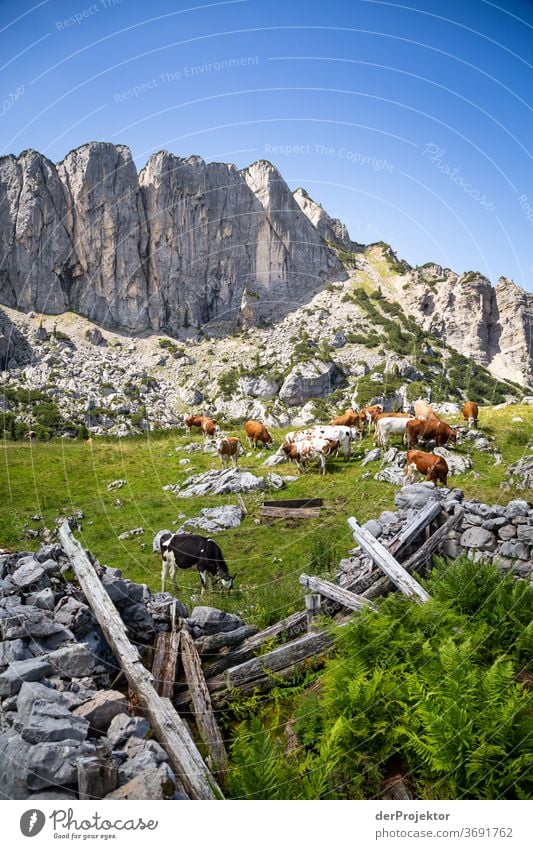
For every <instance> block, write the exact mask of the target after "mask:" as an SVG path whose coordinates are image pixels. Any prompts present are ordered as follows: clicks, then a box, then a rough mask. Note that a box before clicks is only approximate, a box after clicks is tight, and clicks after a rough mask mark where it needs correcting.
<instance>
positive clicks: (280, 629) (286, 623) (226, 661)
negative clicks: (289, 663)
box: [204, 610, 307, 678]
mask: <svg viewBox="0 0 533 849" xmlns="http://www.w3.org/2000/svg"><path fill="white" fill-rule="evenodd" d="M306 623H307V619H306V613H305V610H304V611H301V612H299V613H293V614H291V616H287V618H286V619H282V620H281V621H280V622H276V623H275V624H274V625H269V626H268V628H264V630H263V631H259V632H258V633H257V634H255V635H254V636H253V637H250V638H249V639H248V640H246V642H244V643H243V644H242V646H241V647H240V648H238V649H235V650H234V651H231V652H227V653H226V654H224V655H221V656H220V658H219V659H218V660H217V661H215V662H214V663H210V664H208V665H206V666H204V675H205V677H206V678H213V677H214V676H215V675H220V674H221V673H222V672H224V670H225V669H229V668H230V666H237V665H238V664H239V663H244V661H246V660H250V658H251V657H253V656H254V654H255V653H256V652H257V651H258V650H259V649H260V648H261V646H262V645H264V643H267V642H269V641H270V640H276V639H278V637H281V636H285V637H287V638H292V637H295V636H297V635H298V634H301V633H302V632H303V631H305V628H306Z"/></svg>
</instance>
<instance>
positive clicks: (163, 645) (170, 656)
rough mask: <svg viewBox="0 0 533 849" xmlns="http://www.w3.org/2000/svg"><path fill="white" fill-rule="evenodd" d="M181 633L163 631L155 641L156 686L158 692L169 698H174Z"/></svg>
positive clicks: (154, 669) (154, 674)
mask: <svg viewBox="0 0 533 849" xmlns="http://www.w3.org/2000/svg"><path fill="white" fill-rule="evenodd" d="M180 633H181V631H177V630H172V631H161V632H160V633H159V634H158V635H157V639H156V643H155V653H154V662H153V664H152V675H153V676H154V687H155V690H156V693H159V695H160V696H164V697H165V698H167V699H172V693H173V691H174V682H175V681H176V669H177V665H178V653H179V645H180Z"/></svg>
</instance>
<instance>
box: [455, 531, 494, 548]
mask: <svg viewBox="0 0 533 849" xmlns="http://www.w3.org/2000/svg"><path fill="white" fill-rule="evenodd" d="M460 545H461V547H462V548H479V549H481V550H482V551H494V550H495V549H496V538H495V536H494V534H493V533H491V531H487V530H486V529H485V528H482V527H472V528H467V529H466V531H464V533H463V534H461V539H460Z"/></svg>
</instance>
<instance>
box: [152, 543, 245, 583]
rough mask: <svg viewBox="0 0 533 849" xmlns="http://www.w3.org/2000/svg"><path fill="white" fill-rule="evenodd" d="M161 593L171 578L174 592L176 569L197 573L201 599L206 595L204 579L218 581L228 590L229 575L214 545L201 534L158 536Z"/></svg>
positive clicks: (216, 546) (230, 581) (220, 554)
mask: <svg viewBox="0 0 533 849" xmlns="http://www.w3.org/2000/svg"><path fill="white" fill-rule="evenodd" d="M161 558H162V561H163V562H162V569H161V589H162V591H163V592H165V580H166V578H167V575H170V579H171V581H172V586H173V587H174V591H176V568H178V569H192V568H193V567H194V566H196V568H197V569H198V572H199V573H200V580H201V582H202V595H203V594H204V591H205V586H206V580H207V575H211V577H212V578H217V579H218V580H219V581H220V583H221V584H222V586H223V587H224V589H226V590H230V589H231V587H232V585H233V578H232V576H231V575H230V573H229V571H228V567H227V565H226V561H225V560H224V556H223V554H222V552H221V550H220V547H219V546H218V545H217V543H216V542H215V541H214V540H213V539H210V538H209V537H203V536H200V534H170V533H167V534H162V536H161Z"/></svg>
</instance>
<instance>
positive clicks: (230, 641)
mask: <svg viewBox="0 0 533 849" xmlns="http://www.w3.org/2000/svg"><path fill="white" fill-rule="evenodd" d="M254 634H257V628H254V627H253V625H243V626H242V627H241V628H236V629H235V630H234V631H228V632H226V633H220V634H210V635H209V636H207V637H199V638H198V639H197V640H195V641H194V645H195V646H196V650H197V651H198V654H200V655H201V656H202V657H206V656H208V655H210V654H215V653H216V652H219V651H220V649H222V648H231V647H232V646H238V645H239V644H240V643H242V642H244V640H246V639H247V638H248V637H252V636H253V635H254Z"/></svg>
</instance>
